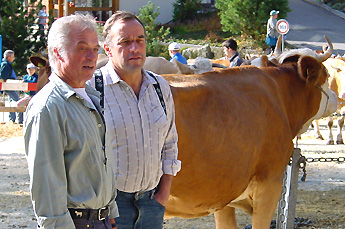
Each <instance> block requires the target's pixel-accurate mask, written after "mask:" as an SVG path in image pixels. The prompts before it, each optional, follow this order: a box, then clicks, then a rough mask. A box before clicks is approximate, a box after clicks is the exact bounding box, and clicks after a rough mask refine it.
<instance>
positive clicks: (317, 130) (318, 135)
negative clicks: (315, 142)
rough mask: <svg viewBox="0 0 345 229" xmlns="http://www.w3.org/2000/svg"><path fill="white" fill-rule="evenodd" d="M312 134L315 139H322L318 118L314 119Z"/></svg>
mask: <svg viewBox="0 0 345 229" xmlns="http://www.w3.org/2000/svg"><path fill="white" fill-rule="evenodd" d="M313 124H314V134H315V136H316V139H319V140H323V137H322V134H321V132H320V126H319V120H314V121H313Z"/></svg>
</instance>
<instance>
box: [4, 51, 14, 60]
mask: <svg viewBox="0 0 345 229" xmlns="http://www.w3.org/2000/svg"><path fill="white" fill-rule="evenodd" d="M12 54H14V51H13V50H9V49H8V50H6V51H5V52H4V58H5V59H7V57H9V56H11V55H12Z"/></svg>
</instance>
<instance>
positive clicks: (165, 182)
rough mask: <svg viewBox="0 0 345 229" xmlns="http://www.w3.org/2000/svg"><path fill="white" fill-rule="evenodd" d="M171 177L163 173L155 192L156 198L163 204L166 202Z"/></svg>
mask: <svg viewBox="0 0 345 229" xmlns="http://www.w3.org/2000/svg"><path fill="white" fill-rule="evenodd" d="M172 178H173V176H172V175H168V174H163V176H162V177H161V180H160V182H159V185H158V191H157V192H156V194H155V198H156V200H157V201H158V203H160V204H161V205H163V206H166V205H167V203H168V199H169V195H170V188H171V182H172Z"/></svg>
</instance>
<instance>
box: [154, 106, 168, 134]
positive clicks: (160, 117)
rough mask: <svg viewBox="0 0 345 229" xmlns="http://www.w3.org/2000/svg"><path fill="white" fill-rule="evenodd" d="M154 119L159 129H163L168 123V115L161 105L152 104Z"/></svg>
mask: <svg viewBox="0 0 345 229" xmlns="http://www.w3.org/2000/svg"><path fill="white" fill-rule="evenodd" d="M151 115H152V120H153V121H154V124H155V126H156V127H157V128H158V129H162V128H164V127H165V126H167V124H168V120H167V116H166V114H165V112H164V110H163V107H162V106H161V105H159V106H157V105H155V104H152V106H151Z"/></svg>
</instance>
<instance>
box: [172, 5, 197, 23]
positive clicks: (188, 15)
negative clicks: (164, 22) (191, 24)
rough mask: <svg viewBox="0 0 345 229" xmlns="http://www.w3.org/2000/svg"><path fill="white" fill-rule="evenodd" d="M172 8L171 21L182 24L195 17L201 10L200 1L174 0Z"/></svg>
mask: <svg viewBox="0 0 345 229" xmlns="http://www.w3.org/2000/svg"><path fill="white" fill-rule="evenodd" d="M173 7H174V11H173V21H181V22H184V21H186V20H188V19H193V18H195V17H196V15H197V14H198V11H199V10H201V0H176V2H175V3H173Z"/></svg>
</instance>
